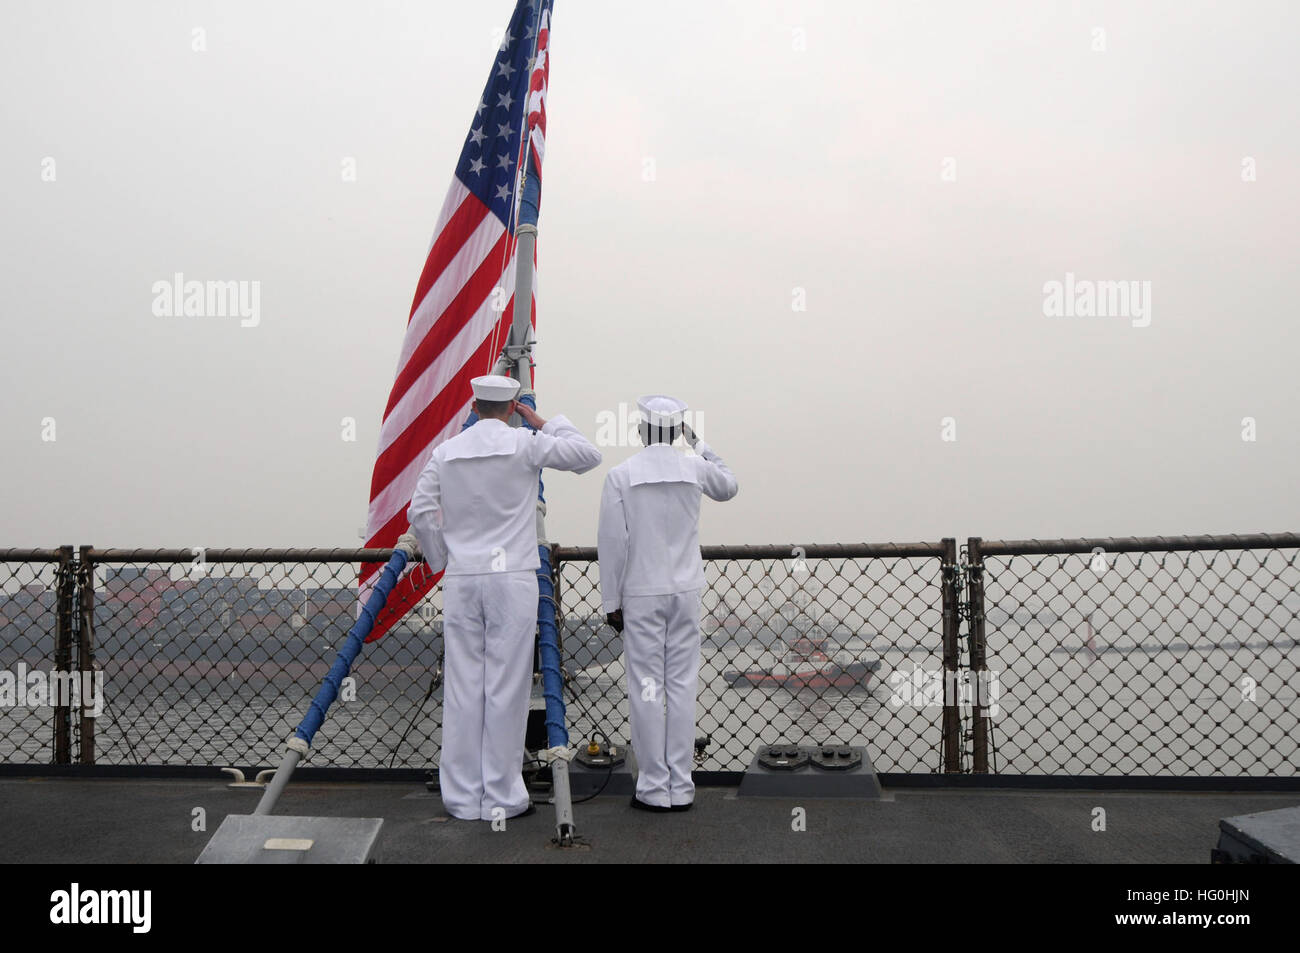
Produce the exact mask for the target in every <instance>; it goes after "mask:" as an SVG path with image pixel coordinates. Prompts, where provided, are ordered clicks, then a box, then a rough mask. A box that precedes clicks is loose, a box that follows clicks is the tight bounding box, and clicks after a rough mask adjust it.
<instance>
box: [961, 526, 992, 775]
mask: <svg viewBox="0 0 1300 953" xmlns="http://www.w3.org/2000/svg"><path fill="white" fill-rule="evenodd" d="M980 542H981V539H980V537H978V536H972V537H970V539H969V540H968V541H967V543H966V559H967V567H966V574H967V586H966V591H967V596H966V598H967V602H968V603H969V606H970V671H971V682H972V684H971V694H972V703H971V716H972V717H971V723H972V736H971V737H972V740H973V742H974V749H975V750H974V752H973V761H974V768H973V770H974V772H975V773H976V774H987V773H988V770H989V730H988V729H989V726H988V720H987V719H988V716H987V715H985V713H984V709H985V705H984V702H985V697H984V695H985V692H986V691H987V689H988V675H987V674H986V673H987V672H988V665H987V664H986V662H985V643H984V556H983V555H982V554H981V553H980Z"/></svg>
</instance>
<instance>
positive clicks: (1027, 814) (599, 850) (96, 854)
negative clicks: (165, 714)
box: [0, 776, 1300, 864]
mask: <svg viewBox="0 0 1300 953" xmlns="http://www.w3.org/2000/svg"><path fill="white" fill-rule="evenodd" d="M258 797H259V791H258V790H257V789H252V788H231V787H229V786H228V784H227V782H226V781H224V780H217V779H212V780H208V779H194V778H166V779H160V778H69V777H40V776H36V777H0V804H3V805H4V812H3V813H4V816H3V818H2V819H0V829H2V833H3V840H4V842H5V847H6V854H7V857H8V860H9V861H11V862H18V863H54V864H88V863H177V864H188V863H192V862H193V861H194V859H195V858H196V857H197V856H198V854H199V852H200V851H201V850H202V849H203V847H204V845H205V844H206V843H207V842H208V840H209V838H211V836H212V833H213V832H214V831H216V829H217V827H218V826H219V825H220V823H221V821H222V819H223V818H224V817H225V816H226V815H227V814H249V813H252V811H253V808H254V806H255V805H256V803H257V800H258ZM1297 804H1300V794H1297V793H1295V792H1289V793H1274V792H1254V791H1252V792H1240V793H1233V792H1218V791H1216V792H1193V791H1187V792H1183V791H1123V790H1118V791H1117V790H1106V791H1096V790H1078V789H1069V790H1067V789H1036V790H1005V789H948V788H934V787H897V786H890V787H887V788H886V792H885V798H884V799H883V800H879V801H861V800H835V799H829V800H814V799H802V800H791V799H769V798H751V797H746V798H739V797H737V795H736V788H734V787H700V788H698V790H697V800H696V806H695V809H694V810H692V811H690V812H686V813H680V814H647V813H644V812H641V811H636V810H633V809H632V808H631V807H629V805H628V799H627V798H626V797H623V796H614V795H602V796H600V797H597V798H595V799H592V800H589V801H587V802H585V803H582V804H578V805H576V806H575V809H574V810H575V817H576V823H577V829H578V834H579V837H580V840H581V841H582V843H581V845H580V846H579V847H578V848H576V849H567V850H561V849H558V848H556V847H555V846H554V845H553V844H552V843H551V838H552V836H553V834H554V811H553V809H552V808H551V807H550V806H548V805H541V806H539V807H538V810H537V813H536V814H535V815H533V816H531V817H526V818H520V819H517V820H514V821H510V822H509V823H508V824H507V829H506V830H504V831H493V830H492V829H491V825H489V824H486V823H482V822H470V821H458V820H455V819H451V818H448V817H447V815H446V814H445V813H444V812H443V810H442V804H441V801H440V800H439V798H438V797H437V795H435V794H430V793H428V792H427V791H426V790H425V788H424V785H422V784H420V783H418V782H410V781H406V782H381V781H366V782H353V781H346V782H321V781H304V782H298V781H295V782H293V783H291V784H290V786H289V788H288V789H287V790H286V791H285V793H284V795H283V796H282V797H281V799H280V802H279V804H278V806H277V809H276V812H275V813H277V814H287V815H303V816H334V817H382V818H383V819H384V827H383V831H382V833H381V835H380V840H379V847H378V859H379V861H380V862H381V863H598V862H611V863H644V862H681V863H767V862H795V863H806V862H816V863H836V862H846V863H862V862H868V863H913V862H932V863H1026V864H1029V863H1069V864H1111V863H1190V864H1204V863H1207V862H1208V861H1209V856H1210V849H1211V848H1212V847H1214V846H1215V845H1216V843H1217V842H1218V822H1219V819H1220V818H1223V817H1228V816H1232V815H1237V814H1247V813H1253V812H1256V811H1266V810H1274V809H1277V808H1284V807H1293V806H1296V805H1297ZM795 807H802V808H804V809H805V811H806V823H807V829H806V830H805V831H802V832H796V831H793V830H792V829H791V827H792V825H791V820H792V811H793V809H794V808H795ZM1097 807H1103V808H1104V809H1105V811H1106V830H1105V831H1094V830H1093V817H1094V814H1093V811H1094V808H1097ZM196 808H202V809H203V810H204V812H205V813H206V829H205V830H203V831H194V830H192V829H191V826H192V821H191V819H192V817H193V816H194V811H195V809H196Z"/></svg>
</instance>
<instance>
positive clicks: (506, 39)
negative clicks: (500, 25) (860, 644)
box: [499, 33, 515, 50]
mask: <svg viewBox="0 0 1300 953" xmlns="http://www.w3.org/2000/svg"><path fill="white" fill-rule="evenodd" d="M514 41H515V37H514V34H513V33H506V35H505V36H503V37H502V38H501V46H500V47H499V49H500V50H506V49H509V48H510V44H511V43H513V42H514Z"/></svg>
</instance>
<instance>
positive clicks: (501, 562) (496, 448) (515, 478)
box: [406, 414, 600, 576]
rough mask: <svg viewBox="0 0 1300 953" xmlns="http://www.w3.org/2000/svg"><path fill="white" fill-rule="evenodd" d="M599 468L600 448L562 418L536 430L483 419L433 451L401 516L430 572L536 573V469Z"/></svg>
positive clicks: (468, 573)
mask: <svg viewBox="0 0 1300 953" xmlns="http://www.w3.org/2000/svg"><path fill="white" fill-rule="evenodd" d="M598 463H600V451H599V450H597V449H596V448H595V447H594V446H592V445H591V443H590V442H589V441H588V440H587V438H586V437H584V436H583V435H582V434H581V433H579V432H578V429H577V428H576V427H574V426H573V424H571V423H569V419H568V418H567V417H565V416H564V415H563V414H556V415H555V416H554V417H552V418H551V419H550V420H548V421H547V422H546V426H545V427H543V428H542V429H541V432H540V433H534V432H533V431H531V430H528V429H526V428H524V427H511V426H510V425H509V424H507V423H506V422H505V421H502V420H494V419H492V418H487V419H484V420H480V421H478V422H477V423H475V424H474V425H473V426H472V427H470V428H469V429H468V430H465V431H462V432H461V433H459V434H457V435H456V436H454V437H452V438H451V439H450V440H447V441H444V442H443V443H441V444H439V445H438V446H437V447H436V448H434V451H433V454H432V455H431V456H430V457H429V462H428V463H427V464H425V467H424V471H423V472H422V473H421V474H420V479H419V481H418V482H417V483H416V487H415V493H414V495H413V496H412V497H411V506H410V509H408V510H407V512H406V516H407V519H408V520H409V521H410V523H411V530H412V532H414V533H415V537H416V539H418V540H419V541H420V549H421V551H422V552H423V553H424V558H425V560H427V561H428V563H429V567H430V568H431V569H433V570H434V571H435V572H436V571H438V570H440V569H442V568H444V567H446V570H447V575H449V576H462V575H472V574H474V573H485V572H513V571H515V570H519V569H536V568H537V567H538V566H539V565H540V563H539V561H538V558H537V480H538V477H539V476H540V475H541V469H542V468H543V467H550V468H551V469H554V470H572V471H573V472H575V473H586V472H587V471H588V470H590V469H591V468H592V467H594V466H596V465H597V464H598Z"/></svg>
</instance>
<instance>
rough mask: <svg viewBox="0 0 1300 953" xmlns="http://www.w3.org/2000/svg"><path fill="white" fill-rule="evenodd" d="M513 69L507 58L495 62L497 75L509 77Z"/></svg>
mask: <svg viewBox="0 0 1300 953" xmlns="http://www.w3.org/2000/svg"><path fill="white" fill-rule="evenodd" d="M514 71H515V67H514V66H513V65H512V64H511V63H510V61H509V60H506V61H505V62H504V63H498V64H497V76H504V77H505V78H506V79H509V78H510V74H511V73H513V72H514Z"/></svg>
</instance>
